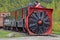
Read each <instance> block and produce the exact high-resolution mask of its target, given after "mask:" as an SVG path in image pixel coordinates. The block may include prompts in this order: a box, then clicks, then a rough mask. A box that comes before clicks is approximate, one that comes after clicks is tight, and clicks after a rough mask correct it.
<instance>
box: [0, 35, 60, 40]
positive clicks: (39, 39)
mask: <svg viewBox="0 0 60 40" xmlns="http://www.w3.org/2000/svg"><path fill="white" fill-rule="evenodd" d="M0 40H60V35H51V36H25V37H18V38H3V39H2V38H0Z"/></svg>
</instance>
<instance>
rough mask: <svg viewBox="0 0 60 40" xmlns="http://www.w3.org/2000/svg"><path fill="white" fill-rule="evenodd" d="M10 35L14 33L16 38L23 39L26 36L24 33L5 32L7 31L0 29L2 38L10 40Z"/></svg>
mask: <svg viewBox="0 0 60 40" xmlns="http://www.w3.org/2000/svg"><path fill="white" fill-rule="evenodd" d="M9 33H13V34H14V37H23V36H25V35H24V34H23V33H19V32H11V31H5V30H3V29H0V38H9V37H7V35H8V34H9Z"/></svg>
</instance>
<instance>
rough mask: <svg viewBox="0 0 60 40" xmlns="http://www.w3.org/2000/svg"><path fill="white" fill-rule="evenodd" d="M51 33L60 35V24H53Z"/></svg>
mask: <svg viewBox="0 0 60 40" xmlns="http://www.w3.org/2000/svg"><path fill="white" fill-rule="evenodd" d="M52 33H53V34H60V22H59V21H56V22H53V29H52Z"/></svg>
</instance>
